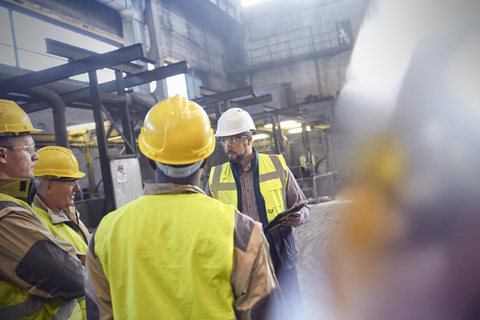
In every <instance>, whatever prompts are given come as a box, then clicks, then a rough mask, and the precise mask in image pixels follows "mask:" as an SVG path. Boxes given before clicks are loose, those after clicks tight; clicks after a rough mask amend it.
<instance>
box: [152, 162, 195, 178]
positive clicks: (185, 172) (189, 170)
mask: <svg viewBox="0 0 480 320" xmlns="http://www.w3.org/2000/svg"><path fill="white" fill-rule="evenodd" d="M155 163H156V165H157V168H158V169H160V170H162V172H163V173H164V174H165V175H166V176H168V177H171V178H186V177H188V176H191V175H192V174H194V173H195V172H196V171H197V170H198V168H200V167H201V166H202V163H203V160H200V161H197V162H194V163H192V164H191V165H188V166H186V167H181V168H178V167H172V166H169V165H168V164H163V163H160V162H157V161H155Z"/></svg>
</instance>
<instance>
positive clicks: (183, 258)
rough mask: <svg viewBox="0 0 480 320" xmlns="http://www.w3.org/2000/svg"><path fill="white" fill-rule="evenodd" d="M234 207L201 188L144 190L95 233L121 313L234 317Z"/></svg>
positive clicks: (137, 316)
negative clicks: (150, 192) (192, 191)
mask: <svg viewBox="0 0 480 320" xmlns="http://www.w3.org/2000/svg"><path fill="white" fill-rule="evenodd" d="M234 228H235V213H234V209H233V208H232V207H230V206H227V205H224V204H222V203H220V202H218V201H215V200H214V199H211V198H210V197H206V196H205V195H203V194H185V193H184V194H168V193H167V194H157V195H144V196H142V197H140V198H138V199H137V200H134V201H132V202H130V203H128V204H126V205H124V206H123V207H121V208H120V209H118V210H116V211H114V212H112V213H110V214H108V215H107V216H105V217H104V218H103V219H102V221H101V223H100V225H99V226H98V228H97V230H96V232H95V236H94V240H95V242H94V243H95V253H96V255H97V257H98V259H99V261H100V263H101V264H102V268H103V271H104V273H105V277H106V278H107V280H108V282H109V284H110V293H111V297H112V305H113V317H114V318H115V319H222V320H225V319H234V318H235V312H234V309H233V306H234V303H235V299H234V296H233V292H232V287H231V284H230V277H231V273H232V268H233V239H234Z"/></svg>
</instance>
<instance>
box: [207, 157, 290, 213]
mask: <svg viewBox="0 0 480 320" xmlns="http://www.w3.org/2000/svg"><path fill="white" fill-rule="evenodd" d="M258 173H259V183H260V193H261V194H262V196H263V198H264V199H265V209H266V211H267V218H268V221H270V220H272V219H273V218H275V216H277V215H278V214H279V213H280V212H282V211H284V210H286V209H287V208H286V205H287V200H286V187H287V181H288V169H287V165H286V163H285V159H284V158H283V156H281V155H274V154H261V153H258ZM209 188H210V193H211V194H212V197H213V198H215V199H218V200H220V201H221V202H223V203H226V204H229V205H232V206H234V207H235V208H238V198H237V186H236V184H235V178H234V176H233V172H232V169H231V167H230V163H229V162H226V163H224V164H223V165H219V166H216V167H212V169H211V171H210V178H209Z"/></svg>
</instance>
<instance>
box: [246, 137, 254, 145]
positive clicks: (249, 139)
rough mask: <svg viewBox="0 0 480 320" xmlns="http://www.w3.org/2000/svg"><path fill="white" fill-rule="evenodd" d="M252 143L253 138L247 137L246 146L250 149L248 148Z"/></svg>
mask: <svg viewBox="0 0 480 320" xmlns="http://www.w3.org/2000/svg"><path fill="white" fill-rule="evenodd" d="M252 143H253V136H248V138H247V146H249V147H250V146H251V145H252Z"/></svg>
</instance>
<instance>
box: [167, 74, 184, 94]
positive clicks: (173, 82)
mask: <svg viewBox="0 0 480 320" xmlns="http://www.w3.org/2000/svg"><path fill="white" fill-rule="evenodd" d="M167 88H168V96H169V97H173V96H175V95H177V94H179V95H180V96H181V97H188V95H187V83H186V82H185V74H183V73H182V74H177V75H176V76H173V77H168V78H167Z"/></svg>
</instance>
